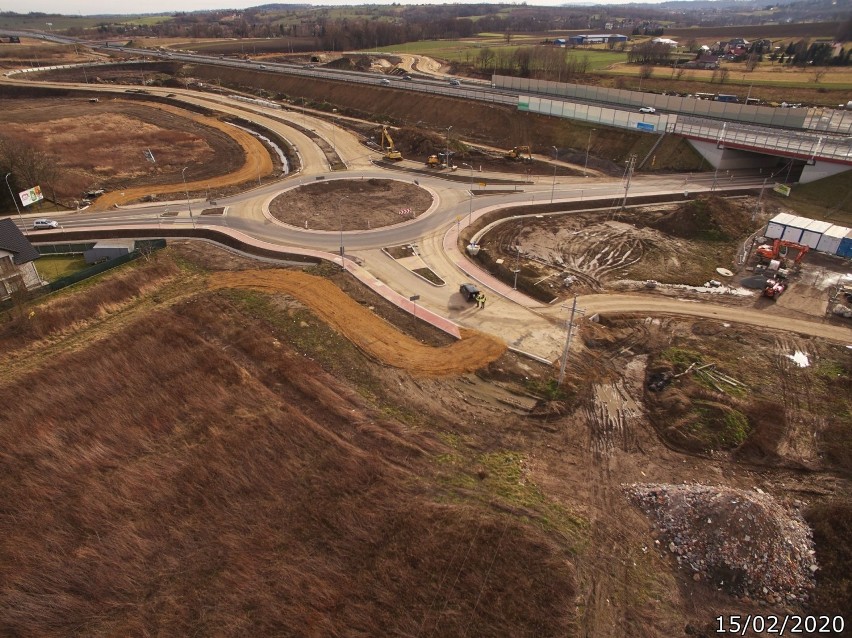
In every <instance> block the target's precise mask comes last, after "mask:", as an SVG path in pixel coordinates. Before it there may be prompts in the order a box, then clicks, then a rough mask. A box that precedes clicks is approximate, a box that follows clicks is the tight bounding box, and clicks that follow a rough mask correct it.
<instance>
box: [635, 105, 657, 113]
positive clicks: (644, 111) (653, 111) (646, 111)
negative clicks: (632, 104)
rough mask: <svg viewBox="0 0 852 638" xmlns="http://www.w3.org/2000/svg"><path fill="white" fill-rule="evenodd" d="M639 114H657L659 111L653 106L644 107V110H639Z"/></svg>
mask: <svg viewBox="0 0 852 638" xmlns="http://www.w3.org/2000/svg"><path fill="white" fill-rule="evenodd" d="M639 112H640V113H656V112H657V109H655V108H654V107H653V106H643V107H642V108H640V109H639Z"/></svg>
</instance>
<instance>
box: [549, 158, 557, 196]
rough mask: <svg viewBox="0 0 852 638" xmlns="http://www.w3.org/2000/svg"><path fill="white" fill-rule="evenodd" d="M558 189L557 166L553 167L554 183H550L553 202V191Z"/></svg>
mask: <svg viewBox="0 0 852 638" xmlns="http://www.w3.org/2000/svg"><path fill="white" fill-rule="evenodd" d="M554 190H556V167H555V166H554V167H553V183H552V184H551V185H550V203H551V204H552V203H553V191H554Z"/></svg>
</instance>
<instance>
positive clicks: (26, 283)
mask: <svg viewBox="0 0 852 638" xmlns="http://www.w3.org/2000/svg"><path fill="white" fill-rule="evenodd" d="M38 258H39V254H38V251H37V250H36V249H35V248H33V246H32V244H30V242H29V241H28V240H27V238H26V237H25V236H24V234H23V233H22V232H21V231H20V230H18V227H17V226H16V225H15V222H13V221H12V220H11V219H9V218H8V217H7V218H4V219H0V299H8V298H9V297H11V296H12V293H14V292H16V291H18V290H32V289H34V288H38V287H39V286H41V285H42V281H41V277H39V275H38V272H37V271H36V268H35V260H36V259H38Z"/></svg>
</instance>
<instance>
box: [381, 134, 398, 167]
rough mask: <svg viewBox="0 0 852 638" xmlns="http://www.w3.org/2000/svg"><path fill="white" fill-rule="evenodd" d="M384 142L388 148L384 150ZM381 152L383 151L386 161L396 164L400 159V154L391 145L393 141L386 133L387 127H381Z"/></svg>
mask: <svg viewBox="0 0 852 638" xmlns="http://www.w3.org/2000/svg"><path fill="white" fill-rule="evenodd" d="M385 140H387V143H388V147H387V150H385ZM382 151H384V157H385V159H386V160H393V161H394V162H398V161H400V160H401V159H402V153H400V152H399V151H398V150H396V148H394V145H393V139H392V138H391V136H390V133H388V127H387V126H383V127H382Z"/></svg>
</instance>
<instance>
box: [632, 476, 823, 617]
mask: <svg viewBox="0 0 852 638" xmlns="http://www.w3.org/2000/svg"><path fill="white" fill-rule="evenodd" d="M626 492H627V495H628V497H629V498H630V499H631V500H632V501H633V502H634V503H636V505H638V506H639V507H640V508H641V509H642V510H643V511H644V512H645V513H646V514H648V515H650V516H652V517H653V518H654V519H655V521H656V524H657V528H658V529H659V530H660V532H662V536H663V542H666V543H668V549H669V551H670V552H672V553H673V554H675V556H676V558H677V562H678V564H680V565H683V566H688V567H690V568H691V569H692V570H693V571H694V572H695V573H696V574H699V575H700V577H704V578H707V579H710V580H711V581H712V582H713V583H714V584H716V585H718V586H720V587H723V588H724V589H725V590H727V591H729V592H731V593H733V594H737V595H739V594H742V595H746V596H749V597H755V598H762V599H764V600H765V601H766V602H768V603H770V604H779V603H783V602H793V601H797V600H798V601H805V600H807V598H808V592H810V590H811V589H813V587H814V581H813V573H814V572H815V571H816V569H817V567H816V560H815V558H814V549H813V541H812V539H811V531H810V528H809V527H808V526H807V524H806V523H805V522H804V520H803V519H802V518H801V517H800V516H799V515H798V514H797V513H792V512H790V511H788V510H787V509H785V508H784V507H782V506H781V505H779V504H778V503H777V502H776V501H775V499H773V498H772V497H771V496H769V495H768V494H765V493H764V492H762V491H760V490H758V491H755V492H746V491H743V490H738V489H733V488H727V487H715V486H706V485H659V484H658V485H655V484H634V485H631V486H629V487H627V488H626ZM657 542H659V541H657Z"/></svg>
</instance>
